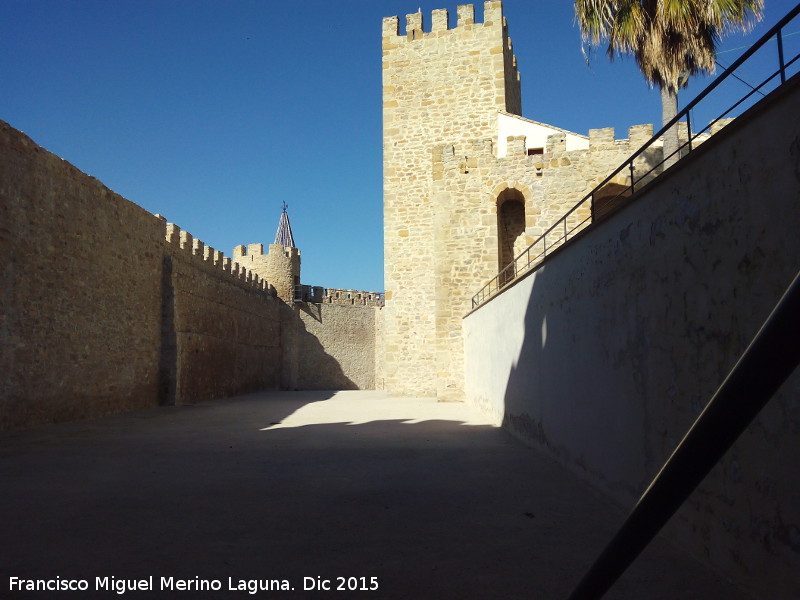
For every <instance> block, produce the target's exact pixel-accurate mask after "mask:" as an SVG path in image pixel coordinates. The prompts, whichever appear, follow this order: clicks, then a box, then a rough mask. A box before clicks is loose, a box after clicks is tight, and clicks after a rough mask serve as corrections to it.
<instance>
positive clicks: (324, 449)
mask: <svg viewBox="0 0 800 600" xmlns="http://www.w3.org/2000/svg"><path fill="white" fill-rule="evenodd" d="M0 481H2V494H0V511H2V512H1V513H0V514H2V515H3V525H2V528H0V598H31V599H33V598H65V599H69V598H81V599H82V598H119V597H123V598H140V599H150V598H153V599H155V598H186V599H201V600H202V599H204V598H208V599H212V598H252V597H256V598H287V599H289V598H354V597H359V598H362V597H363V598H391V599H395V598H397V599H399V598H415V599H428V598H430V599H473V598H474V599H481V600H485V599H515V598H520V599H521V598H526V599H546V600H550V599H552V600H556V599H565V598H566V596H567V595H568V594H569V592H570V591H571V589H572V588H573V587H574V585H575V584H576V583H577V580H578V579H579V578H580V577H581V576H582V575H583V573H584V572H585V571H586V569H587V568H588V567H589V565H590V564H591V562H592V561H593V560H594V558H595V557H596V556H597V554H598V553H599V551H600V550H601V549H602V547H603V546H604V545H605V543H606V542H607V541H608V540H609V539H610V537H611V535H612V534H613V533H614V531H615V530H616V528H617V527H618V526H619V524H620V523H621V521H622V520H623V518H624V513H623V512H622V511H621V510H620V509H618V508H617V507H615V506H614V505H613V504H611V503H610V502H608V501H607V500H606V499H605V498H603V497H602V496H600V495H599V494H597V493H595V492H594V490H593V489H592V488H591V487H590V486H589V485H588V484H586V483H585V482H583V481H582V480H581V479H579V478H578V477H576V476H575V475H574V474H572V473H570V472H569V471H567V470H566V469H564V468H563V467H561V466H559V465H558V464H557V463H555V462H553V461H552V460H551V459H549V458H548V457H546V456H545V455H543V454H541V453H539V452H537V451H536V450H534V449H531V448H528V447H525V446H523V445H522V444H520V443H519V442H517V441H516V440H515V439H513V438H511V437H510V436H509V435H508V434H507V433H505V432H504V431H503V430H501V429H498V428H496V427H492V426H491V425H490V424H489V422H488V421H487V420H486V418H485V417H484V416H482V415H481V414H480V413H478V412H476V411H474V410H473V409H471V407H469V406H466V405H463V404H437V403H436V402H434V401H432V400H420V399H405V398H387V397H386V396H385V395H383V394H382V393H380V392H337V393H333V392H267V393H258V394H250V395H246V396H240V397H237V398H233V399H227V400H223V401H216V402H208V403H202V404H197V405H193V406H182V407H164V408H154V409H149V410H144V411H138V412H135V413H129V414H125V415H117V416H112V417H107V418H103V419H97V420H91V421H80V422H73V423H66V424H59V425H49V426H45V427H39V428H36V429H33V430H28V431H21V432H10V433H6V434H4V435H3V436H2V438H0ZM11 577H19V578H25V579H56V578H61V580H65V579H80V580H85V581H86V582H87V586H88V591H85V592H68V591H58V592H56V591H50V592H30V591H16V590H14V591H11V590H9V585H10V578H11ZM98 577H100V578H103V577H115V578H118V579H122V578H135V579H145V580H147V581H149V578H151V577H152V582H153V588H154V589H153V590H152V591H148V590H146V589H145V590H141V589H140V590H138V591H127V592H125V593H124V594H119V593H117V592H116V591H114V590H113V589H107V590H103V589H100V590H97V589H95V588H96V585H97V581H96V579H95V578H98ZM170 577H172V578H173V582H174V581H175V580H177V579H185V580H191V581H192V582H197V581H209V580H217V581H218V582H219V584H220V587H221V589H220V590H219V591H191V592H186V591H183V592H169V591H167V590H163V589H161V579H162V578H170ZM339 577H344V578H348V577H354V578H364V579H358V580H349V581H348V580H345V585H344V587H345V588H347V586H348V584H350V585H353V584H356V587H362V586H363V587H367V588H370V587H374V585H375V583H377V586H378V589H377V590H371V591H358V590H356V591H347V590H346V589H345V591H337V590H336V589H335V588H336V587H337V583H338V580H337V578H339ZM304 578H309V579H304ZM372 578H375V579H372ZM265 579H266V580H286V581H287V582H288V585H289V586H290V587H293V588H294V590H287V591H271V592H266V591H262V592H258V593H256V594H252V593H250V592H248V591H247V590H246V589H243V590H236V591H231V590H229V587H231V584H233V586H234V587H237V586H239V585H240V583H239V581H240V580H243V581H244V584H242V585H244V586H245V587H246V586H247V585H253V584H252V583H248V582H249V581H254V580H265ZM325 579H327V580H331V588H332V589H331V590H330V591H325V590H322V591H303V587H304V585H303V584H304V581H305V582H307V583H310V582H311V581H314V582H316V581H321V580H325ZM109 582H110V583H109V585H112V583H111V580H109ZM144 587H147V586H144ZM606 597H607V598H617V599H634V598H636V599H640V598H641V599H644V598H646V599H648V600H658V599H664V600H666V599H670V600H672V599H678V598H680V599H700V598H703V599H709V598H725V599H728V600H736V599H739V598H742V599H744V598H750V596H747V595H745V594H744V593H742V592H741V591H739V590H737V589H736V588H734V587H732V586H730V585H729V584H728V583H727V582H725V581H724V580H721V579H719V578H718V577H716V576H715V575H714V574H712V573H710V572H709V571H707V570H705V569H703V568H702V567H701V566H700V565H699V564H698V563H696V562H695V561H693V560H692V559H690V558H688V557H687V556H685V555H684V554H683V553H681V552H680V551H678V550H676V549H675V548H674V547H672V546H671V545H669V544H667V543H665V542H663V541H656V543H654V544H653V545H652V546H651V547H650V548H649V549H648V550H647V551H646V553H645V554H643V555H642V556H641V557H640V559H639V560H638V561H637V563H636V564H635V565H634V566H633V567H632V569H631V570H629V572H628V573H627V574H626V575H625V576H624V578H623V579H621V580H620V581H619V582H618V583H617V585H616V586H615V587H614V588H613V589H612V590H611V592H610V593H609V594H608V595H607V596H606Z"/></svg>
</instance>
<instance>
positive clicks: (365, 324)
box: [297, 303, 381, 390]
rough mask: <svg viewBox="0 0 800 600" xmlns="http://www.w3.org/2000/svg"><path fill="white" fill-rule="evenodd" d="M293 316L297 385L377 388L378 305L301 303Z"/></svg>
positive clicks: (327, 388)
mask: <svg viewBox="0 0 800 600" xmlns="http://www.w3.org/2000/svg"><path fill="white" fill-rule="evenodd" d="M297 316H298V318H299V320H300V324H299V327H300V331H299V335H298V343H299V348H298V353H297V355H298V376H297V387H298V388H299V389H325V390H335V389H339V390H348V389H362V390H364V389H367V390H372V389H377V387H378V384H377V382H376V363H377V360H376V348H377V346H378V343H379V342H380V340H379V338H378V336H377V335H376V328H377V326H378V323H379V321H380V318H381V309H379V308H374V307H371V306H364V305H342V304H330V303H327V304H326V303H318V304H315V303H301V304H298V308H297Z"/></svg>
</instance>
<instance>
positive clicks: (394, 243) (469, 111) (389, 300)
mask: <svg viewBox="0 0 800 600" xmlns="http://www.w3.org/2000/svg"><path fill="white" fill-rule="evenodd" d="M426 29H427V27H426V26H425V23H423V15H422V14H421V13H417V14H413V15H408V16H407V17H406V30H405V35H400V32H399V20H398V18H397V17H390V18H387V19H384V21H383V139H384V240H385V241H384V245H385V263H384V264H385V285H386V308H385V310H384V319H385V339H386V346H385V349H384V351H385V361H386V365H385V379H386V388H387V389H388V390H389V391H390V392H391V393H395V394H410V395H421V396H433V395H436V383H435V382H436V380H437V377H438V376H439V374H440V369H439V366H438V362H439V356H438V351H437V347H436V336H437V326H438V324H437V321H436V302H437V297H439V296H440V295H442V294H447V293H449V290H445V289H440V288H439V287H438V285H437V276H436V272H437V269H439V268H441V267H440V264H441V261H442V257H445V258H444V260H445V262H447V258H446V257H447V255H448V254H452V253H453V252H454V250H447V251H444V250H445V249H444V248H442V247H441V245H440V244H439V243H438V241H437V235H438V233H437V226H438V223H439V220H441V219H442V218H446V217H444V216H442V215H440V214H439V213H437V211H436V209H435V207H434V198H433V196H432V194H431V189H430V182H431V176H432V173H431V149H432V148H433V147H434V146H435V145H437V144H442V143H445V142H451V143H454V142H458V141H460V140H466V139H473V138H476V137H491V135H492V132H493V131H494V130H495V128H496V121H497V113H498V111H499V110H504V111H509V112H519V110H520V94H519V78H518V73H517V70H516V64H515V59H514V56H513V51H512V48H511V41H510V39H509V37H508V34H507V30H506V24H505V20H504V18H503V15H502V5H501V3H500V2H496V1H495V2H486V3H485V4H484V22H483V23H476V22H475V17H474V9H473V6H472V5H465V6H461V7H459V8H458V14H457V21H456V23H455V26H454V27H452V28H451V27H450V23H449V16H448V14H447V11H436V12H435V13H434V19H433V23H432V28H431V29H430V30H429V31H426Z"/></svg>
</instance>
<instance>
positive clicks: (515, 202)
mask: <svg viewBox="0 0 800 600" xmlns="http://www.w3.org/2000/svg"><path fill="white" fill-rule="evenodd" d="M497 246H498V248H497V258H498V267H499V270H500V271H502V270H503V269H504V268H505V267H506V266H508V265H509V264H511V263H512V262H513V261H514V257H516V256H517V255H519V254H520V253H522V252H523V251H524V250H525V246H526V244H525V197H524V196H523V195H522V192H520V191H519V190H515V189H507V190H504V191H503V192H502V193H501V194H500V196H498V198H497ZM515 276H516V273H515V272H514V269H513V268H511V269H509V270H508V271H506V272H505V273H504V274H503V277H502V281H501V284H502V283H506V282H508V281H510V280H511V279H513V278H514V277H515Z"/></svg>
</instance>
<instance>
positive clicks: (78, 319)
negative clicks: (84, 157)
mask: <svg viewBox="0 0 800 600" xmlns="http://www.w3.org/2000/svg"><path fill="white" fill-rule="evenodd" d="M163 238H164V229H163V224H162V223H161V222H160V221H159V220H158V219H156V218H155V217H154V216H153V215H151V214H150V213H148V212H147V211H145V210H143V209H142V208H140V207H138V206H136V205H135V204H132V203H130V202H128V201H127V200H125V199H124V198H122V197H120V196H118V195H117V194H115V193H114V192H112V191H111V190H109V189H108V188H106V187H105V186H103V185H102V184H101V183H100V182H99V181H97V180H96V179H94V178H92V177H89V176H87V175H85V174H84V173H82V172H80V171H79V170H78V169H76V168H75V167H73V166H72V165H70V164H69V163H67V162H65V161H63V160H62V159H60V158H59V157H57V156H55V155H53V154H51V153H49V152H47V151H46V150H44V149H43V148H41V147H39V146H38V145H37V144H36V143H34V142H33V141H32V140H31V139H30V138H28V137H27V136H26V135H24V134H23V133H21V132H19V131H17V130H15V129H13V128H12V127H10V126H9V125H8V124H7V123H4V122H1V121H0V257H2V260H1V261H0V311H2V312H0V347H1V348H2V353H1V356H2V358H0V428H8V427H22V426H27V425H31V424H34V423H38V422H43V421H50V420H66V419H75V418H82V417H88V416H96V415H101V414H107V413H111V412H116V411H119V410H129V409H134V408H139V407H143V406H152V405H154V404H156V403H157V402H158V395H159V352H160V343H161V263H162V251H161V246H162V240H163Z"/></svg>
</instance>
